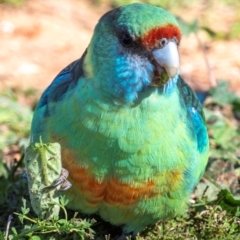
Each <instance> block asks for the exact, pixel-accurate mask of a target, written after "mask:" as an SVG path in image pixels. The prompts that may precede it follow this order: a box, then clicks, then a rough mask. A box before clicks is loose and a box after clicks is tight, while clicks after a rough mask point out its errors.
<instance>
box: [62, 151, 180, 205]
mask: <svg viewBox="0 0 240 240" xmlns="http://www.w3.org/2000/svg"><path fill="white" fill-rule="evenodd" d="M62 157H63V167H64V168H66V169H67V170H68V171H69V180H70V181H71V182H72V184H73V185H74V186H75V188H76V189H77V190H78V194H77V195H78V197H82V198H85V200H86V201H87V202H88V204H89V205H91V206H92V207H96V206H97V205H99V204H101V203H102V202H104V203H106V204H109V205H112V206H120V207H121V206H122V207H124V206H125V207H127V206H128V207H129V206H131V205H134V204H136V203H138V202H139V201H140V200H141V199H150V198H153V197H155V196H160V195H164V194H166V193H167V192H169V191H174V190H176V189H177V188H178V187H179V184H180V182H181V179H182V171H176V170H175V171H168V172H165V173H161V174H159V175H158V176H156V177H155V178H154V180H149V181H147V182H145V183H142V184H141V185H140V186H132V185H130V184H127V183H123V182H120V181H119V180H118V179H116V178H112V177H111V178H107V179H105V180H103V181H102V182H99V181H97V180H96V179H95V178H94V176H93V174H92V171H91V169H90V168H84V167H83V166H79V165H78V164H77V162H76V161H75V160H74V159H77V156H74V154H72V152H71V151H70V150H68V149H63V150H62ZM156 183H157V184H156ZM159 183H162V184H159ZM156 185H158V187H156Z"/></svg>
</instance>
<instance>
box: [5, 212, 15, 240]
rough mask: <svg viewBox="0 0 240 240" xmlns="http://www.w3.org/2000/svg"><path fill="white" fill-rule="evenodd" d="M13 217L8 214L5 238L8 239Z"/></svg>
mask: <svg viewBox="0 0 240 240" xmlns="http://www.w3.org/2000/svg"><path fill="white" fill-rule="evenodd" d="M12 219H13V216H12V215H11V214H10V215H9V216H8V221H7V227H6V236H5V240H8V234H9V228H10V224H11V221H12Z"/></svg>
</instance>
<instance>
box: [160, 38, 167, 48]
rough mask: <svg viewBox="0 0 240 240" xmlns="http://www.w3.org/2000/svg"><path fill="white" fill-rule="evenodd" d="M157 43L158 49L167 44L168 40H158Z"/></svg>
mask: <svg viewBox="0 0 240 240" xmlns="http://www.w3.org/2000/svg"><path fill="white" fill-rule="evenodd" d="M159 43H160V48H163V47H165V46H166V45H167V44H168V40H167V39H166V38H162V39H160V41H159Z"/></svg>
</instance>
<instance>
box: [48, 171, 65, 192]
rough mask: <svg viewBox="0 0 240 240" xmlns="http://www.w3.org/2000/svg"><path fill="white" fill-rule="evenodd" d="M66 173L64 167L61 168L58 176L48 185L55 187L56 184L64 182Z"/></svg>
mask: <svg viewBox="0 0 240 240" xmlns="http://www.w3.org/2000/svg"><path fill="white" fill-rule="evenodd" d="M68 175H69V173H68V171H67V170H66V169H65V168H62V170H61V174H60V176H59V178H57V179H56V180H54V181H53V183H52V184H51V185H50V186H51V187H57V186H58V185H60V184H62V183H64V182H65V181H66V180H67V178H68Z"/></svg>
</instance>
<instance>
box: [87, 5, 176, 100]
mask: <svg viewBox="0 0 240 240" xmlns="http://www.w3.org/2000/svg"><path fill="white" fill-rule="evenodd" d="M180 38H181V32H180V29H179V26H178V23H177V21H176V19H175V18H174V17H173V16H172V15H171V14H170V13H169V12H167V11H166V10H164V9H162V8H159V7H156V6H152V5H148V4H139V3H135V4H130V5H126V6H122V7H119V8H117V9H114V10H112V11H110V12H108V13H106V14H105V15H103V17H102V18H101V19H100V20H99V22H98V24H97V25H96V27H95V30H94V35H93V37H92V40H91V42H90V44H89V47H88V50H87V54H86V56H85V59H84V72H85V74H86V77H87V78H90V79H92V81H93V85H94V86H95V88H96V89H101V92H103V94H105V95H107V96H111V97H113V98H115V99H116V98H117V99H121V100H124V101H125V102H133V101H135V100H136V99H137V98H138V97H139V96H141V94H142V93H143V92H146V89H148V90H149V89H154V88H155V89H156V88H158V89H159V88H162V89H163V92H164V88H166V86H168V85H171V86H172V85H173V84H172V82H176V81H177V78H178V73H179V53H178V44H179V42H180ZM148 92H149V91H148ZM143 95H144V94H142V96H143Z"/></svg>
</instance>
